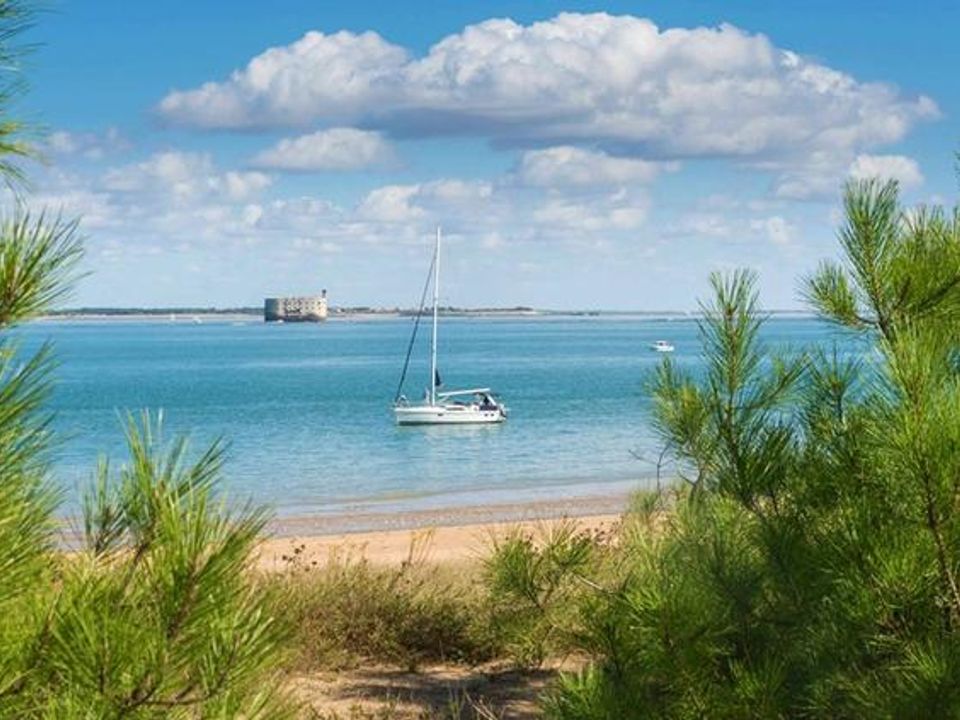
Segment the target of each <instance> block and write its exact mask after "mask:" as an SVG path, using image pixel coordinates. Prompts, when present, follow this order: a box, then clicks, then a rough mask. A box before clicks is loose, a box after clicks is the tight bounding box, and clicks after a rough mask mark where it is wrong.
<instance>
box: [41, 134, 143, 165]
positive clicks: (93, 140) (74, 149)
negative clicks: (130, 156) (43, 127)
mask: <svg viewBox="0 0 960 720" xmlns="http://www.w3.org/2000/svg"><path fill="white" fill-rule="evenodd" d="M130 147H131V143H130V141H129V140H127V139H126V138H125V137H124V136H123V134H122V133H121V132H120V131H119V130H118V129H117V128H113V127H111V128H107V129H106V130H105V131H104V132H102V133H95V132H69V131H67V130H56V131H54V132H52V133H50V134H49V135H48V136H47V137H46V138H45V140H44V150H45V151H47V152H49V153H51V154H53V155H79V156H82V157H84V158H86V159H87V160H100V159H102V158H103V157H105V156H107V155H111V154H114V153H119V152H124V151H126V150H129V149H130Z"/></svg>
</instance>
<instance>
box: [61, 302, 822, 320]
mask: <svg viewBox="0 0 960 720" xmlns="http://www.w3.org/2000/svg"><path fill="white" fill-rule="evenodd" d="M438 312H439V314H440V315H443V316H446V317H458V316H459V317H471V316H481V317H482V316H496V315H501V316H520V317H523V316H545V317H617V316H620V317H648V318H698V317H700V316H701V315H702V313H701V312H700V311H689V312H687V311H683V310H544V309H538V308H532V307H527V306H524V305H516V306H512V307H479V308H464V307H454V306H445V307H440V308H438ZM417 313H418V310H417V309H416V308H400V307H392V308H383V307H370V306H366V305H357V306H343V307H331V308H330V317H331V318H335V317H337V316H341V317H350V316H366V315H378V316H386V317H397V316H399V317H412V316H415V315H416V314H417ZM428 313H429V310H425V311H424V314H425V315H426V314H428ZM766 313H767V314H768V315H775V316H786V317H813V315H812V314H811V313H809V312H808V311H805V310H768V311H766ZM165 315H167V316H169V315H176V316H211V315H213V316H216V315H232V316H237V315H250V316H256V317H262V316H263V308H262V307H223V308H221V307H78V308H64V309H61V310H52V311H50V312H48V313H47V314H46V316H45V317H48V318H85V317H160V316H165Z"/></svg>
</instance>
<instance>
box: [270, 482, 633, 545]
mask: <svg viewBox="0 0 960 720" xmlns="http://www.w3.org/2000/svg"><path fill="white" fill-rule="evenodd" d="M637 489H642V488H641V486H640V485H634V486H632V487H631V489H630V490H626V491H625V490H620V491H619V492H610V493H597V494H593V495H571V496H568V497H565V498H559V499H556V500H527V501H519V502H518V501H514V502H500V503H498V502H486V503H478V504H474V505H456V506H451V507H442V508H429V509H419V510H386V509H385V510H380V511H361V512H351V511H346V512H338V513H330V514H320V513H305V514H302V515H275V516H274V517H273V518H272V519H271V521H270V523H269V524H268V526H267V532H268V534H269V536H270V537H271V538H276V539H284V538H304V537H306V538H324V537H333V536H344V537H346V536H350V535H363V534H370V533H387V532H411V531H418V530H425V529H430V528H450V527H463V526H466V525H493V524H509V523H526V522H539V521H549V520H557V519H560V518H579V517H590V516H601V515H614V514H620V513H622V512H623V511H624V510H625V509H626V507H627V505H628V503H629V501H630V497H631V495H632V494H633V492H634V491H635V490H637Z"/></svg>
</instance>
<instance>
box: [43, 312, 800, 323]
mask: <svg viewBox="0 0 960 720" xmlns="http://www.w3.org/2000/svg"><path fill="white" fill-rule="evenodd" d="M768 314H769V315H771V316H772V317H775V318H777V319H779V320H810V319H816V315H814V314H812V313H809V312H806V311H803V310H796V311H794V310H772V311H769V312H768ZM171 315H172V316H173V319H171ZM414 315H415V313H413V312H411V311H394V310H383V311H343V312H337V311H334V312H331V313H330V315H329V316H328V317H327V319H326V320H325V321H323V322H319V323H305V324H307V325H312V324H313V325H323V324H324V322H341V321H347V322H357V321H374V320H403V319H410V318H412V317H414ZM441 317H442V318H446V319H479V320H497V319H503V320H564V319H567V320H569V319H574V320H649V321H654V322H670V321H696V320H699V319H700V318H702V314H701V313H699V312H697V311H690V312H685V311H682V310H680V311H670V310H663V311H643V310H460V311H453V312H442V313H441ZM33 322H36V323H72V322H76V323H124V322H126V323H158V324H182V325H187V324H191V323H193V324H197V323H200V324H205V323H217V322H220V323H242V324H261V325H262V324H264V320H263V315H262V313H244V312H227V311H224V312H195V313H193V312H172V313H169V312H168V313H163V312H119V313H92V312H91V313H86V312H76V313H74V312H65V313H57V314H54V315H41V316H40V317H38V318H36V319H35V320H34V321H33ZM275 324H286V323H275ZM291 324H294V325H300V324H304V323H291Z"/></svg>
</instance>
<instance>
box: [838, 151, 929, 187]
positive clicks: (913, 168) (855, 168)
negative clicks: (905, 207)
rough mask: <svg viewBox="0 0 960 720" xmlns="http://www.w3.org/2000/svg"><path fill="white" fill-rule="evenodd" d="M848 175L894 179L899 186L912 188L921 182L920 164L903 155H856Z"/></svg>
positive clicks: (862, 177) (863, 177) (860, 177)
mask: <svg viewBox="0 0 960 720" xmlns="http://www.w3.org/2000/svg"><path fill="white" fill-rule="evenodd" d="M850 177H852V178H855V179H858V180H862V179H865V178H872V177H879V178H882V179H884V180H887V179H889V180H896V181H897V182H899V183H900V187H903V188H912V187H917V186H918V185H921V184H922V183H923V174H922V173H921V172H920V166H919V165H917V161H916V160H914V159H913V158H908V157H906V156H904V155H858V156H857V158H856V159H855V160H854V161H853V163H852V164H851V165H850Z"/></svg>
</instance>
